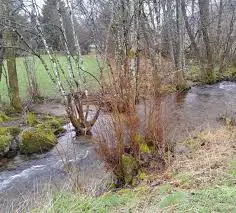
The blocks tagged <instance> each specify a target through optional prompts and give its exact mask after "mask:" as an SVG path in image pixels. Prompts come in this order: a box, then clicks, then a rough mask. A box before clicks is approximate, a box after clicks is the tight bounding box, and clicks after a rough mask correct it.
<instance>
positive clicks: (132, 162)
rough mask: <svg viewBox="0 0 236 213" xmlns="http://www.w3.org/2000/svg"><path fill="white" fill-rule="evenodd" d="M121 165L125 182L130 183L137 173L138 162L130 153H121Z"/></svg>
mask: <svg viewBox="0 0 236 213" xmlns="http://www.w3.org/2000/svg"><path fill="white" fill-rule="evenodd" d="M121 161H122V167H123V172H124V179H125V183H126V184H132V182H133V180H134V177H135V176H136V175H137V171H138V163H137V161H136V159H135V158H134V157H132V156H130V155H127V154H126V155H122V160H121Z"/></svg>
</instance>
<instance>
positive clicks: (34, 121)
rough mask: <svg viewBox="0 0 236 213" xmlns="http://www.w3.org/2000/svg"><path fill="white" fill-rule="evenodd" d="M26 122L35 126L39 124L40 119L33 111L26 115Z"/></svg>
mask: <svg viewBox="0 0 236 213" xmlns="http://www.w3.org/2000/svg"><path fill="white" fill-rule="evenodd" d="M26 123H27V124H28V125H29V126H31V127H34V126H36V125H37V124H39V121H38V119H37V116H36V115H35V114H34V113H33V112H29V113H28V114H27V116H26Z"/></svg>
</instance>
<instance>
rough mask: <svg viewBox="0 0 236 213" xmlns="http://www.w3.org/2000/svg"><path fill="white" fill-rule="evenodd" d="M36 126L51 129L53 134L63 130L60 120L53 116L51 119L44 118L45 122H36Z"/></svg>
mask: <svg viewBox="0 0 236 213" xmlns="http://www.w3.org/2000/svg"><path fill="white" fill-rule="evenodd" d="M36 127H37V128H39V129H46V130H51V131H53V132H54V134H55V135H57V134H59V133H61V132H64V131H65V129H64V128H63V126H62V122H61V120H60V119H56V118H55V117H52V119H50V120H46V121H45V122H43V123H40V124H38V125H37V126H36Z"/></svg>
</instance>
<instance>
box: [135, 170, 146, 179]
mask: <svg viewBox="0 0 236 213" xmlns="http://www.w3.org/2000/svg"><path fill="white" fill-rule="evenodd" d="M147 177H148V175H147V174H146V173H145V172H139V174H138V176H137V178H138V179H139V180H145V179H147Z"/></svg>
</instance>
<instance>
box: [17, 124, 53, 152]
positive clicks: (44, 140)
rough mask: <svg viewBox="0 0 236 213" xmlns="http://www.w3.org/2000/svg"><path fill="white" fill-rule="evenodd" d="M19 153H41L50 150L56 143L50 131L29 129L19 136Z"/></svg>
mask: <svg viewBox="0 0 236 213" xmlns="http://www.w3.org/2000/svg"><path fill="white" fill-rule="evenodd" d="M20 138H21V144H20V151H21V153H25V154H32V153H42V152H45V151H48V150H49V149H51V148H52V147H53V146H54V145H55V144H56V142H57V140H56V136H55V135H54V133H53V131H52V130H45V129H40V128H29V129H27V130H24V131H23V132H22V133H21V134H20Z"/></svg>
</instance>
